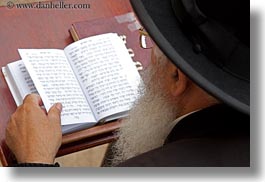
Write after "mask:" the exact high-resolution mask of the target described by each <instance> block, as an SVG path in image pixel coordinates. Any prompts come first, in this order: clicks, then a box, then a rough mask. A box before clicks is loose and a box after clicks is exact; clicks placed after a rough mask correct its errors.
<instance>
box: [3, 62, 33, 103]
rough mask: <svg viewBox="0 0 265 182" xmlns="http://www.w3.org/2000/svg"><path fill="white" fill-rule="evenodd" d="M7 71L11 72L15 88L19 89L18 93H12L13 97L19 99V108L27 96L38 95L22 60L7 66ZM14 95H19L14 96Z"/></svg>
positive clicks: (17, 100)
mask: <svg viewBox="0 0 265 182" xmlns="http://www.w3.org/2000/svg"><path fill="white" fill-rule="evenodd" d="M7 69H8V70H9V74H10V76H11V77H12V79H13V81H14V83H13V84H15V85H14V86H16V87H17V93H12V95H13V97H14V98H15V97H16V98H17V99H15V101H16V104H17V106H19V105H21V104H22V103H23V99H24V98H25V96H26V95H28V94H31V93H36V94H38V91H37V89H36V87H35V85H34V83H33V81H32V79H31V77H30V75H29V73H28V71H27V69H26V67H25V65H24V63H23V61H22V60H19V61H15V62H12V63H9V64H8V65H7ZM9 87H10V86H9ZM14 94H19V95H18V96H14Z"/></svg>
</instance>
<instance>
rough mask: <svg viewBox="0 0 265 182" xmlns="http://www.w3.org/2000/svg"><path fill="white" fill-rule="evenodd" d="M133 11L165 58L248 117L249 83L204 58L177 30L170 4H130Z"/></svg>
mask: <svg viewBox="0 0 265 182" xmlns="http://www.w3.org/2000/svg"><path fill="white" fill-rule="evenodd" d="M131 4H132V6H133V9H134V11H135V13H136V15H137V16H138V18H139V20H140V21H141V23H142V25H143V26H144V28H145V29H146V30H147V31H148V33H149V34H150V36H151V37H152V39H153V40H154V41H155V43H156V44H157V45H158V47H159V48H160V49H161V50H162V51H163V52H164V53H165V55H166V56H167V57H168V58H169V59H170V60H171V61H172V62H173V63H174V64H175V65H176V66H177V67H178V68H179V69H181V70H182V71H183V72H184V73H185V74H186V75H187V76H188V77H189V78H190V79H192V80H193V81H194V82H195V83H197V84H198V85H199V86H200V87H201V88H203V89H204V90H206V91H207V92H208V93H209V94H211V95H213V96H214V97H216V98H218V99H219V100H221V101H223V102H224V103H226V104H228V105H230V106H232V107H234V108H235V109H237V110H240V111H241V112H244V113H246V114H249V112H250V106H249V102H250V101H249V100H250V83H249V82H248V81H245V80H240V79H238V78H237V77H234V76H233V75H231V74H229V73H228V72H226V71H224V70H222V69H221V68H219V67H218V66H216V65H215V64H214V63H212V62H211V61H210V60H208V59H207V57H205V56H204V55H203V54H196V53H195V52H194V51H193V45H192V43H191V42H190V41H189V40H188V39H187V38H186V36H185V35H184V34H183V32H182V31H181V30H180V27H179V23H178V21H177V19H176V17H175V15H174V12H173V9H172V7H171V1H170V0H152V1H150V0H131Z"/></svg>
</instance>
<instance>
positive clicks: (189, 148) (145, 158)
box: [121, 105, 250, 167]
mask: <svg viewBox="0 0 265 182" xmlns="http://www.w3.org/2000/svg"><path fill="white" fill-rule="evenodd" d="M249 126H250V123H249V116H248V115H244V114H242V113H240V112H238V111H235V110H234V109H232V108H230V107H227V106H225V105H217V106H214V107H211V108H207V109H204V110H202V111H199V112H196V113H194V114H192V115H190V116H188V117H187V118H184V119H183V120H181V121H180V122H179V123H178V124H177V125H176V126H175V127H174V128H173V130H172V132H171V133H170V135H169V137H168V140H167V143H166V144H165V145H164V146H163V147H161V148H158V149H155V150H153V151H150V152H147V153H145V154H142V155H140V156H138V157H135V158H132V159H130V160H128V161H126V162H125V163H123V164H121V166H183V167H184V166H191V167H192V166H209V167H210V166H220V167H221V166H249V165H250V140H249V136H250V127H249Z"/></svg>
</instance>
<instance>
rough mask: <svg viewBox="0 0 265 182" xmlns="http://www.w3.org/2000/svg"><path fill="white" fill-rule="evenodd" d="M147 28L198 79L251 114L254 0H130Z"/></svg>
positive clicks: (214, 94) (202, 85)
mask: <svg viewBox="0 0 265 182" xmlns="http://www.w3.org/2000/svg"><path fill="white" fill-rule="evenodd" d="M131 4H132V6H133V8H134V10H135V13H136V14H137V16H138V18H139V20H140V21H141V23H142V25H143V26H144V28H145V29H146V30H147V32H148V33H149V34H150V36H151V37H152V39H153V40H154V41H155V43H156V44H157V45H158V46H159V48H160V49H161V50H162V51H163V52H164V53H165V55H166V56H167V57H168V58H169V59H170V60H171V61H172V62H173V63H174V64H175V65H176V66H177V67H178V68H180V69H181V70H182V71H183V72H184V73H185V74H186V75H187V76H189V77H190V78H191V79H192V80H193V81H194V82H195V83H197V84H198V85H199V86H200V87H202V88H203V89H205V90H206V91H207V92H209V93H210V94H212V95H213V96H215V97H216V98H218V99H219V100H221V101H223V102H224V103H226V104H228V105H230V106H232V107H234V108H236V109H238V110H240V111H242V112H244V113H247V114H249V112H250V106H249V100H250V51H249V50H250V48H249V42H250V1H246V0H232V1H228V0H131Z"/></svg>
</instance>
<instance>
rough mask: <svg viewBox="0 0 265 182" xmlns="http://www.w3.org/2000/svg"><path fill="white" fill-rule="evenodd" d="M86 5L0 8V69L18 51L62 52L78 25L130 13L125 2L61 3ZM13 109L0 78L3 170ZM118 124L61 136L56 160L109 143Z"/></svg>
mask: <svg viewBox="0 0 265 182" xmlns="http://www.w3.org/2000/svg"><path fill="white" fill-rule="evenodd" d="M64 2H65V3H72V4H77V3H88V4H90V8H89V9H17V8H12V9H8V8H7V7H1V8H0V15H1V18H0V67H3V66H6V64H7V63H10V62H13V61H16V60H18V59H20V56H19V54H18V51H17V49H18V48H61V49H62V48H64V47H65V46H66V45H68V44H69V43H71V42H73V40H72V38H71V36H70V34H69V32H68V30H69V28H70V27H71V24H72V23H74V22H78V21H85V20H92V19H96V18H102V17H111V16H115V15H119V14H125V13H127V12H130V11H132V8H131V6H130V3H129V1H128V0H65V1H64ZM15 109H16V105H15V102H14V100H13V97H12V95H11V93H10V91H9V89H8V87H7V85H6V82H5V80H4V78H3V75H2V74H0V147H1V148H0V159H1V162H2V164H3V166H7V165H10V164H12V163H13V162H14V157H13V155H12V154H11V153H10V151H9V150H8V148H7V146H6V145H5V128H6V124H7V121H8V119H9V117H10V115H11V114H12V113H13V112H14V111H15ZM119 125H120V122H119V121H116V122H112V123H108V124H104V125H101V126H96V127H93V128H90V129H86V130H83V131H79V132H76V133H73V134H68V135H65V136H63V145H62V147H61V148H60V150H59V152H58V154H57V156H62V155H65V154H69V153H72V152H76V151H79V150H82V149H86V148H89V147H93V146H97V145H100V144H104V143H108V142H111V141H113V140H114V139H115V138H116V137H115V135H114V134H113V131H114V130H115V129H117V128H118V127H119Z"/></svg>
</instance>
